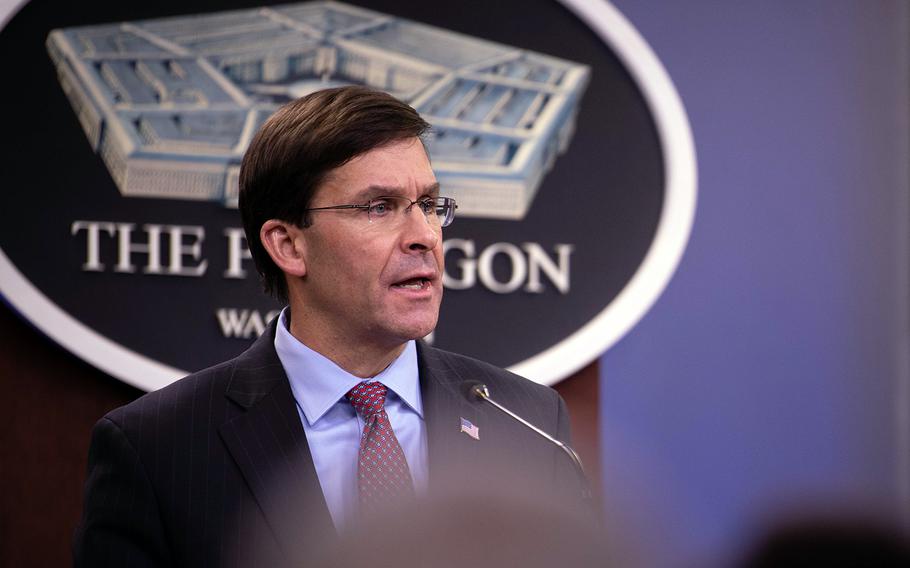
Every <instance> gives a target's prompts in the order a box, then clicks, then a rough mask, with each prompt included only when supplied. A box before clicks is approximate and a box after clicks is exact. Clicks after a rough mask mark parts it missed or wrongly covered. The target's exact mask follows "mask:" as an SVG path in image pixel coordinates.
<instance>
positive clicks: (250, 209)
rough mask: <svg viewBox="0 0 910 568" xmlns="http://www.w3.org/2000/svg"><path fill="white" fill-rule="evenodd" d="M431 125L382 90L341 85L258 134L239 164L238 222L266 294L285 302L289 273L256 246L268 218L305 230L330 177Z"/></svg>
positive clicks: (296, 104) (291, 107)
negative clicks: (316, 197) (318, 191)
mask: <svg viewBox="0 0 910 568" xmlns="http://www.w3.org/2000/svg"><path fill="white" fill-rule="evenodd" d="M429 127H430V125H429V124H428V123H427V122H426V121H425V120H423V119H422V118H421V117H420V115H419V114H417V111H415V110H414V109H413V108H411V107H410V106H408V105H407V104H405V103H403V102H401V101H399V100H398V99H396V98H394V97H392V96H391V95H388V94H386V93H384V92H382V91H377V90H374V89H370V88H367V87H359V86H352V87H339V88H334V89H325V90H322V91H316V92H315V93H311V94H309V95H307V96H305V97H302V98H300V99H297V100H295V101H293V102H291V103H288V104H287V105H285V106H283V107H281V108H280V109H279V110H278V111H277V112H276V113H275V114H273V115H272V116H271V117H270V118H269V119H268V120H267V121H266V122H265V124H263V125H262V128H260V129H259V132H257V133H256V136H255V137H254V138H253V141H252V142H251V143H250V147H249V148H248V149H247V151H246V154H244V156H243V162H242V163H241V164H240V198H239V207H240V216H241V218H242V219H243V229H244V231H245V232H246V239H247V243H248V244H249V247H250V253H251V254H252V256H253V261H254V262H255V263H256V270H258V271H259V275H260V276H261V278H262V284H263V288H264V289H265V291H266V293H268V294H271V295H273V296H275V297H277V298H278V299H279V300H281V301H286V300H287V283H286V282H285V279H284V273H283V272H282V271H281V269H280V268H278V266H277V265H276V264H275V263H274V262H272V259H271V257H270V256H269V255H268V253H267V252H266V250H265V247H263V246H262V242H261V241H260V240H259V230H260V228H261V227H262V224H263V223H265V222H266V221H268V220H269V219H279V220H281V221H285V222H288V223H294V224H295V225H298V226H301V227H306V226H308V225H309V221H308V219H307V216H306V209H307V207H309V203H310V200H311V199H312V197H313V194H314V193H315V192H316V189H317V188H318V187H319V185H320V183H321V182H322V181H323V179H324V178H325V176H326V174H328V173H329V172H330V171H332V170H334V169H335V168H337V167H340V166H342V165H344V164H345V163H346V162H348V161H349V160H351V159H352V158H354V157H356V156H358V155H360V154H363V153H365V152H369V151H370V150H373V149H375V148H378V147H380V146H383V145H385V144H388V143H389V142H393V141H396V140H402V139H406V138H413V137H418V138H419V137H421V136H422V135H423V134H425V133H426V132H427V130H428V129H429Z"/></svg>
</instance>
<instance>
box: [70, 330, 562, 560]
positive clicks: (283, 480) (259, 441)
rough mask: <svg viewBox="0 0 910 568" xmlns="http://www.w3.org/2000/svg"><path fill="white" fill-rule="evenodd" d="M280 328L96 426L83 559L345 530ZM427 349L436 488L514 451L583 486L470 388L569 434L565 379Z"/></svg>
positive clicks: (524, 462) (521, 463) (165, 555)
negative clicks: (478, 387) (539, 378)
mask: <svg viewBox="0 0 910 568" xmlns="http://www.w3.org/2000/svg"><path fill="white" fill-rule="evenodd" d="M274 333H275V329H274V322H273V324H272V327H270V328H269V330H268V331H267V332H266V333H265V334H263V336H262V337H261V338H260V339H259V340H258V341H256V342H255V343H254V344H253V346H252V347H250V349H248V350H247V351H246V352H244V353H243V354H241V355H240V356H239V357H237V358H235V359H232V360H230V361H227V362H225V363H222V364H220V365H217V366H215V367H212V368H209V369H206V370H204V371H200V372H198V373H195V374H193V375H190V376H189V377H186V378H184V379H182V380H180V381H177V382H176V383H174V384H172V385H170V386H168V387H166V388H163V389H161V390H159V391H156V392H152V393H149V394H147V395H145V396H143V397H141V398H140V399H138V400H136V401H135V402H133V403H131V404H129V405H127V406H124V407H122V408H118V409H116V410H114V411H112V412H110V413H109V414H108V415H106V416H105V417H104V418H102V419H101V420H100V421H99V422H98V423H97V424H96V425H95V428H94V430H93V432H92V442H91V448H90V450H89V467H88V479H87V481H86V487H85V497H84V508H83V515H82V520H81V522H80V525H79V527H78V528H77V530H76V534H75V539H74V558H75V564H76V565H77V566H130V567H139V566H192V567H200V566H283V565H288V564H296V565H300V564H301V563H303V564H305V561H306V559H307V558H308V557H309V556H310V555H311V554H312V551H313V550H314V549H315V548H316V545H318V544H319V543H321V542H325V540H326V539H327V537H330V536H334V528H333V526H332V522H331V517H330V516H329V512H328V508H327V507H326V504H325V500H324V498H323V496H322V491H321V489H320V486H319V481H318V478H317V476H316V471H315V469H314V467H313V463H312V458H311V456H310V451H309V447H308V446H307V441H306V436H305V435H304V432H303V427H302V425H301V423H300V418H299V416H298V414H297V409H296V406H295V402H294V398H293V396H292V394H291V389H290V384H289V383H288V379H287V376H286V375H285V373H284V369H283V368H282V366H281V363H280V362H279V360H278V357H277V355H276V353H275V349H274V347H273V341H274ZM418 360H419V373H420V383H421V394H422V396H423V405H424V417H425V419H426V423H427V434H428V440H429V442H428V446H429V467H430V472H429V473H430V491H431V492H434V491H438V490H440V489H450V488H452V487H454V486H455V485H457V484H458V483H459V482H460V481H464V480H469V481H470V483H471V484H475V485H476V484H485V483H488V482H490V483H492V482H496V481H497V480H499V481H501V480H502V477H501V473H502V472H501V469H500V467H499V466H500V465H501V464H502V463H503V462H505V463H507V464H508V465H510V466H514V468H510V473H509V474H508V475H510V476H517V477H522V478H527V480H528V481H529V482H541V483H544V484H549V485H551V486H552V484H554V483H555V484H556V485H557V486H565V487H569V486H572V485H573V483H574V479H573V478H572V475H573V474H571V473H570V472H569V470H568V469H567V468H566V467H565V466H566V463H565V462H566V460H565V456H562V455H559V454H558V451H557V450H555V449H554V448H552V447H551V446H549V445H548V444H546V443H544V442H542V440H540V439H539V438H537V437H536V436H535V435H534V434H530V433H528V432H527V431H525V430H523V429H522V428H521V427H519V426H517V425H516V424H514V423H512V422H510V421H508V420H507V419H506V418H505V417H502V416H500V415H499V414H498V413H496V411H495V410H494V409H492V408H489V407H487V406H485V405H482V404H480V403H477V402H472V401H469V400H468V399H467V398H466V397H465V396H464V394H463V392H462V389H461V386H462V383H463V382H464V381H466V380H470V379H475V380H479V381H482V382H484V383H486V384H487V385H488V386H489V388H490V391H491V393H492V394H493V396H494V397H496V398H497V399H498V400H500V401H501V402H503V403H504V404H506V405H508V406H510V407H511V408H512V409H513V410H515V411H516V412H518V413H519V414H521V415H523V416H524V417H526V418H527V419H528V420H530V421H531V422H532V423H535V424H536V425H538V426H539V427H541V428H543V429H544V430H546V431H548V432H549V433H550V434H552V435H554V436H556V437H557V438H559V439H562V440H567V439H568V436H569V428H568V416H567V413H566V410H565V405H564V403H563V401H562V399H561V398H560V397H559V396H558V395H557V394H556V392H555V391H553V390H552V389H550V388H547V387H543V386H540V385H537V384H535V383H532V382H530V381H528V380H526V379H523V378H520V377H518V376H516V375H513V374H511V373H508V372H507V371H504V370H502V369H499V368H496V367H493V366H491V365H488V364H486V363H482V362H480V361H476V360H474V359H470V358H467V357H463V356H460V355H455V354H452V353H448V352H445V351H441V350H438V349H433V348H431V347H428V346H425V345H419V347H418ZM462 417H464V418H466V419H468V420H470V421H471V422H472V423H473V424H475V425H476V426H478V427H479V431H480V439H479V440H474V439H472V438H471V437H469V436H467V435H466V434H464V433H461V432H460V419H461V418H462ZM570 479H571V481H570ZM513 481H514V478H513V477H510V480H509V483H510V484H511V483H512V482H513ZM575 487H576V488H577V486H575Z"/></svg>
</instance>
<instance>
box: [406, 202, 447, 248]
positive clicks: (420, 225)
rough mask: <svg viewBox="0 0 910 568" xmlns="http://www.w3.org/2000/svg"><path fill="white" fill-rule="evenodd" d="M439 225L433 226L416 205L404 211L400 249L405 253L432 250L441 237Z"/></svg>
mask: <svg viewBox="0 0 910 568" xmlns="http://www.w3.org/2000/svg"><path fill="white" fill-rule="evenodd" d="M441 232H442V231H441V229H440V227H439V225H438V224H437V225H434V224H433V223H432V222H431V221H430V219H428V218H427V215H426V214H425V213H424V212H423V210H422V209H421V208H420V207H418V206H417V205H416V204H415V205H412V206H411V207H409V208H408V209H406V210H405V211H404V219H403V220H402V240H401V243H402V248H404V249H405V250H406V251H424V250H432V249H433V248H435V247H436V245H437V244H438V243H439V239H440V237H441Z"/></svg>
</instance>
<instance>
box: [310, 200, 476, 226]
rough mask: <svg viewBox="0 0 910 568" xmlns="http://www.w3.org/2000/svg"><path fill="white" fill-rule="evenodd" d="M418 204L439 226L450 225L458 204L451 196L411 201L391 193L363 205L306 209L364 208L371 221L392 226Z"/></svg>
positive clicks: (425, 214)
mask: <svg viewBox="0 0 910 568" xmlns="http://www.w3.org/2000/svg"><path fill="white" fill-rule="evenodd" d="M415 205H417V206H418V207H419V208H420V211H421V212H422V213H423V215H424V217H425V218H426V220H427V223H429V224H430V225H434V226H439V227H448V226H449V225H451V224H452V220H453V219H454V218H455V210H456V209H458V205H456V204H455V200H454V199H452V198H451V197H421V198H420V199H418V200H416V201H411V200H410V199H408V198H407V197H402V196H400V195H389V196H386V197H377V198H375V199H371V200H369V201H368V202H367V203H364V204H362V205H329V206H328V207H312V208H310V209H305V210H304V212H309V211H326V210H328V209H362V210H364V211H366V212H367V218H368V219H369V221H370V223H382V224H383V225H389V226H392V225H393V224H397V223H400V222H402V221H403V220H404V218H405V217H404V216H405V214H407V213H409V212H410V211H411V207H413V206H415Z"/></svg>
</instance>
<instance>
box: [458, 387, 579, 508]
mask: <svg viewBox="0 0 910 568" xmlns="http://www.w3.org/2000/svg"><path fill="white" fill-rule="evenodd" d="M461 388H462V390H463V391H464V392H465V394H466V395H467V397H468V399H471V400H481V401H483V402H486V403H487V404H490V405H491V406H493V408H495V409H496V410H498V411H500V412H502V413H503V414H505V415H506V416H508V417H509V418H511V419H512V420H515V421H516V422H518V423H519V424H521V425H523V426H524V427H525V428H528V429H530V430H531V431H532V432H534V433H535V434H537V435H538V436H540V437H541V438H543V439H544V440H546V441H548V442H550V443H551V444H553V445H555V446H556V447H558V448H559V449H560V450H562V451H563V452H565V454H566V455H567V456H569V460H570V461H571V462H572V465H573V466H574V468H575V473H576V474H577V475H578V479H579V481H580V482H581V488H582V489H581V494H582V497H583V498H584V499H585V500H590V499H591V488H590V487H589V486H588V478H587V477H586V476H585V468H584V466H583V465H582V463H581V458H580V457H578V454H577V453H576V452H575V450H573V449H572V447H571V446H569V445H568V444H566V443H565V442H563V441H561V440H557V439H556V438H554V437H553V436H551V435H549V434H547V433H546V432H544V431H543V430H541V429H540V428H538V427H537V426H535V425H533V424H531V423H530V422H528V421H527V420H525V419H524V418H522V417H521V416H519V415H517V414H515V413H514V412H512V411H511V410H509V409H508V408H506V407H505V406H503V405H501V404H499V403H498V402H496V401H495V400H493V399H492V398H490V390H489V389H488V388H487V385H485V384H483V383H481V382H480V381H465V382H463V383H462V384H461Z"/></svg>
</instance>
